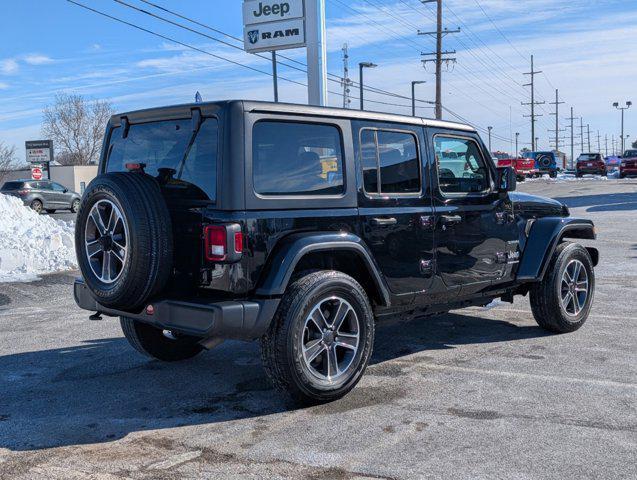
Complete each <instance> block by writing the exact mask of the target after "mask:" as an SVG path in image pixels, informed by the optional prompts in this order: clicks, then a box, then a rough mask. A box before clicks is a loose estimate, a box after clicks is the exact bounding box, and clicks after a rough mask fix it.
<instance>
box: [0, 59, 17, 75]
mask: <svg viewBox="0 0 637 480" xmlns="http://www.w3.org/2000/svg"><path fill="white" fill-rule="evenodd" d="M19 69H20V66H19V65H18V62H16V61H15V59H13V58H5V59H4V60H0V72H2V73H4V74H6V75H10V74H13V73H17V71H18V70H19Z"/></svg>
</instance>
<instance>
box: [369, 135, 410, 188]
mask: <svg viewBox="0 0 637 480" xmlns="http://www.w3.org/2000/svg"><path fill="white" fill-rule="evenodd" d="M361 163H362V165H363V181H364V187H365V191H366V192H367V193H371V194H377V195H380V194H383V195H384V194H389V195H391V194H409V193H416V194H417V193H419V192H420V184H421V182H420V171H421V169H420V160H419V158H418V143H417V141H416V136H415V135H414V134H412V133H407V132H398V131H391V130H370V129H363V130H362V131H361Z"/></svg>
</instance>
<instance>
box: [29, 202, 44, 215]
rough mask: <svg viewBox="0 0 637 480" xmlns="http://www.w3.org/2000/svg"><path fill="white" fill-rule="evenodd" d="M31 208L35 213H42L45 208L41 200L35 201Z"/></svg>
mask: <svg viewBox="0 0 637 480" xmlns="http://www.w3.org/2000/svg"><path fill="white" fill-rule="evenodd" d="M29 206H30V207H31V210H33V211H34V212H35V213H42V208H43V207H44V205H42V202H41V201H40V200H33V201H32V202H31V205H29Z"/></svg>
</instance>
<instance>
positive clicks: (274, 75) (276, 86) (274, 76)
mask: <svg viewBox="0 0 637 480" xmlns="http://www.w3.org/2000/svg"><path fill="white" fill-rule="evenodd" d="M272 81H273V83H274V102H275V103H279V80H278V78H277V72H276V50H272Z"/></svg>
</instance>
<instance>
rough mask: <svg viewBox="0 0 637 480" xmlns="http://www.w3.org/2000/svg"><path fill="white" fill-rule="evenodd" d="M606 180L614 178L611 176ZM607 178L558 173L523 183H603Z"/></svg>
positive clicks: (530, 179)
mask: <svg viewBox="0 0 637 480" xmlns="http://www.w3.org/2000/svg"><path fill="white" fill-rule="evenodd" d="M608 178H615V177H613V176H612V175H611V176H609V177H608ZM608 178H607V177H604V176H601V175H584V176H583V177H579V178H578V177H577V176H575V174H572V173H558V174H557V177H555V178H551V177H550V176H549V175H548V174H544V175H542V176H541V177H539V178H527V179H526V180H525V181H527V182H537V181H538V180H545V181H546V180H548V181H549V182H556V183H563V182H583V181H590V180H594V181H602V182H605V181H606V180H608Z"/></svg>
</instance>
